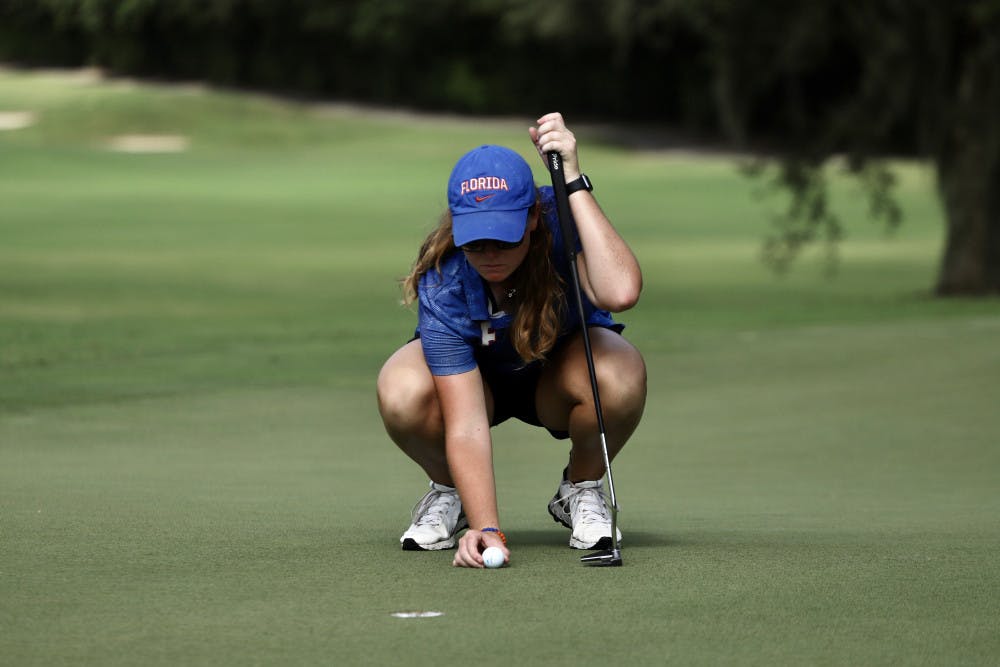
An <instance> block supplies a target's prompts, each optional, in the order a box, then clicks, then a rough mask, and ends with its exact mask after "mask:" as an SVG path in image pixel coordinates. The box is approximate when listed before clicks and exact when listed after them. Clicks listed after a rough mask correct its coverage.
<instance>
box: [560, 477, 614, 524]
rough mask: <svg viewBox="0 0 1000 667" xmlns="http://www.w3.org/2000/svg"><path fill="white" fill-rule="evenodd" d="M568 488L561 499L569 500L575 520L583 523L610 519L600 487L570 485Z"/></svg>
mask: <svg viewBox="0 0 1000 667" xmlns="http://www.w3.org/2000/svg"><path fill="white" fill-rule="evenodd" d="M570 489H571V490H570V492H569V493H567V494H566V495H565V496H563V497H562V498H561V500H564V501H569V505H570V514H571V515H573V517H574V519H575V520H576V521H579V522H581V523H583V524H585V525H586V524H594V523H601V524H605V523H608V522H610V521H611V517H610V516H609V515H608V506H607V502H606V501H605V496H604V489H603V488H602V487H600V486H594V487H583V488H580V487H577V486H571V487H570Z"/></svg>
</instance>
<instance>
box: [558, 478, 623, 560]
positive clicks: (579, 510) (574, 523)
mask: <svg viewBox="0 0 1000 667" xmlns="http://www.w3.org/2000/svg"><path fill="white" fill-rule="evenodd" d="M549 514H551V515H552V518H553V519H555V520H556V522H557V523H561V524H562V525H564V526H566V527H567V528H569V529H571V530H572V531H573V534H572V535H571V536H570V538H569V545H570V546H571V547H573V548H574V549H610V548H611V514H610V513H609V512H608V506H607V503H606V502H605V500H604V487H603V486H602V485H601V480H595V481H592V482H577V483H575V484H574V483H572V482H567V481H566V480H563V481H562V483H561V484H559V490H558V491H556V495H555V496H554V497H553V498H552V501H551V502H550V503H549ZM616 533H617V535H618V541H619V542H621V540H622V532H621V531H620V530H617V528H616Z"/></svg>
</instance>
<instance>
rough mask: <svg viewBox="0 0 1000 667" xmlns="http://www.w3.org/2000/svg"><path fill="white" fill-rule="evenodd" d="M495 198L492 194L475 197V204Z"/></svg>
mask: <svg viewBox="0 0 1000 667" xmlns="http://www.w3.org/2000/svg"><path fill="white" fill-rule="evenodd" d="M495 196H496V193H494V194H492V195H476V203H477V204H479V203H482V202H484V201H486V200H487V199H489V198H490V197H495Z"/></svg>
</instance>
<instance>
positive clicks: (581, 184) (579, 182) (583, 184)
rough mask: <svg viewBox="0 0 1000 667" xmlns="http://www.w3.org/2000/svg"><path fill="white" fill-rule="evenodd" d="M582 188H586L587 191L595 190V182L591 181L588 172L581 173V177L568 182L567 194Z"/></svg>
mask: <svg viewBox="0 0 1000 667" xmlns="http://www.w3.org/2000/svg"><path fill="white" fill-rule="evenodd" d="M580 190H586V191H587V192H593V191H594V184H593V183H591V182H590V179H589V178H587V175H586V174H580V178H578V179H576V180H575V181H570V182H569V183H567V184H566V195H567V196H568V195H571V194H573V193H574V192H579V191H580Z"/></svg>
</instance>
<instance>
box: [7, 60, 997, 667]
mask: <svg viewBox="0 0 1000 667" xmlns="http://www.w3.org/2000/svg"><path fill="white" fill-rule="evenodd" d="M2 110H32V111H35V112H36V113H37V114H38V118H39V122H38V124H37V125H35V126H34V127H32V128H28V129H24V130H17V131H9V132H0V655H2V656H3V660H2V661H0V662H3V663H4V664H11V665H52V664H94V665H115V664H205V665H208V664H211V665H223V664H233V665H245V664H400V663H409V664H415V665H421V664H440V663H441V662H442V661H450V660H455V659H459V660H461V659H469V660H473V661H474V662H475V663H477V664H484V665H494V664H496V665H499V664H517V663H522V664H527V665H535V664H545V665H570V664H579V663H580V662H581V661H586V662H590V661H607V662H609V663H612V664H636V665H662V664H671V663H674V664H748V665H750V664H754V665H776V664H783V665H784V664H787V665H800V664H819V665H856V664H866V665H876V664H885V665H888V664H908V665H909V664H928V665H943V664H948V665H952V664H955V665H988V664H995V663H996V660H997V656H998V655H1000V632H998V630H1000V628H998V625H997V618H1000V598H998V597H997V595H996V591H997V590H998V588H1000V566H998V565H997V559H996V553H997V550H998V547H1000V530H998V524H997V522H996V517H997V515H998V513H1000V495H998V493H997V488H1000V475H998V472H997V471H998V470H1000V452H998V450H997V448H996V439H997V433H1000V415H998V413H997V410H996V404H997V399H998V397H1000V396H998V394H1000V352H998V348H997V345H996V340H997V337H998V335H1000V310H998V308H997V303H996V301H976V300H938V299H933V298H931V297H930V295H929V288H930V286H931V285H932V284H933V281H934V272H935V268H936V264H937V261H938V253H939V250H940V244H941V236H942V228H941V213H940V210H939V208H938V205H937V203H936V200H935V198H934V190H933V175H932V174H931V173H930V172H929V171H928V169H927V168H926V167H924V166H923V165H918V164H900V165H898V169H897V172H898V174H899V176H900V182H901V187H900V201H901V204H902V205H903V207H904V210H905V214H906V221H905V223H904V226H903V228H902V229H901V230H899V232H898V233H897V234H896V235H895V236H894V237H893V238H891V239H885V238H883V234H882V233H881V231H880V230H879V229H878V228H877V227H876V226H874V225H872V224H871V223H869V222H867V221H866V220H865V219H864V217H863V213H864V208H863V202H860V201H859V200H858V193H857V189H856V186H854V185H853V184H851V183H850V182H848V181H838V182H837V185H836V188H837V189H836V196H837V203H838V206H839V208H840V210H841V212H842V215H843V217H844V219H845V220H847V221H848V239H847V241H846V242H845V243H844V244H843V246H842V248H841V251H840V269H839V274H838V276H837V277H836V278H834V279H828V278H827V277H826V276H825V271H824V264H823V261H822V257H821V252H819V251H818V250H813V251H810V252H809V253H807V254H806V255H805V256H804V257H802V258H801V261H800V262H799V263H797V264H796V265H795V267H794V268H793V270H792V272H791V273H790V274H789V275H786V276H783V277H776V276H774V275H773V274H771V273H769V271H768V270H767V269H766V268H765V267H764V266H763V265H762V264H761V263H760V261H759V258H758V255H759V250H760V240H761V238H762V237H763V236H764V234H765V233H766V232H767V220H768V212H769V210H770V209H771V208H776V207H778V206H779V205H780V202H777V201H763V202H762V201H760V200H758V199H756V198H755V197H754V196H753V192H754V190H755V185H754V184H753V183H752V182H748V181H746V180H745V179H743V178H742V177H741V176H740V175H739V174H738V172H737V169H736V166H735V164H734V163H733V162H732V161H730V160H727V159H724V158H721V157H698V158H692V157H683V156H678V155H674V154H670V153H657V152H652V151H650V152H634V151H627V150H623V149H621V148H618V147H616V146H613V145H600V144H597V143H596V138H595V139H593V140H589V139H588V132H587V131H586V128H582V129H581V130H580V131H578V135H579V136H580V138H581V143H582V145H583V149H582V157H583V160H584V167H585V169H586V170H587V172H588V173H589V174H591V176H592V177H593V178H594V181H595V183H596V184H597V193H598V194H599V195H600V201H601V203H602V205H603V206H604V207H605V209H606V210H607V211H608V212H609V214H610V215H611V216H612V218H613V219H614V220H615V221H616V223H617V225H618V227H619V228H620V229H621V230H622V232H623V233H624V235H625V236H626V238H628V239H629V241H630V242H632V244H633V245H634V247H635V250H636V252H637V254H638V255H639V257H640V260H641V262H642V265H643V269H644V273H645V280H646V286H645V290H644V294H643V298H642V301H641V302H640V304H639V306H638V307H637V308H636V309H635V310H634V311H632V312H630V313H628V314H626V315H625V316H623V318H622V319H624V320H625V321H626V322H627V324H628V329H627V330H626V334H627V335H628V336H629V337H630V339H631V340H633V341H634V342H635V343H636V344H637V345H638V346H639V347H640V349H642V350H643V352H644V354H645V356H646V360H647V363H648V365H649V370H650V396H649V404H648V409H647V414H646V417H645V419H644V421H643V424H642V425H641V426H640V428H639V431H638V432H637V433H636V435H635V437H634V439H633V441H632V442H631V443H630V444H629V446H628V447H627V448H626V450H625V451H624V453H623V454H622V456H621V457H620V458H619V459H617V461H616V465H615V473H616V482H617V483H618V486H619V487H620V488H619V489H618V491H619V496H620V501H621V504H622V506H623V511H622V515H621V518H622V522H623V530H624V532H625V542H624V545H623V546H624V557H625V560H626V565H625V567H623V568H621V569H608V570H602V569H585V568H583V567H582V566H581V565H579V564H578V563H577V556H578V555H579V554H577V553H575V552H572V551H570V550H569V549H567V548H566V546H565V542H566V539H567V535H566V532H565V530H564V529H562V528H560V527H558V526H556V525H555V524H554V523H552V521H551V519H550V518H549V517H548V515H547V513H546V512H545V509H544V508H545V503H546V501H547V500H548V497H549V496H550V494H551V493H552V491H553V490H554V485H555V482H556V480H557V477H558V471H559V470H560V469H561V467H562V465H563V463H564V458H565V446H564V445H562V444H559V443H556V442H555V441H552V440H550V439H548V438H547V437H546V436H544V435H543V434H542V433H540V432H538V431H537V430H534V429H530V428H528V427H525V426H523V425H519V424H505V425H503V426H501V427H499V428H498V429H496V431H495V440H496V466H497V471H498V484H499V494H500V502H501V510H502V516H503V521H504V529H505V531H506V532H507V534H508V536H509V538H510V540H511V545H512V547H513V562H512V566H511V567H509V568H507V569H504V570H500V571H489V572H483V571H477V572H473V571H463V570H456V569H453V568H451V567H449V563H450V558H451V554H450V553H428V554H413V553H404V552H402V551H400V550H399V549H398V545H397V540H398V537H399V534H400V532H401V531H402V530H403V529H404V528H405V526H406V523H407V522H408V510H409V507H410V506H411V504H412V503H413V502H414V501H415V500H416V499H417V498H418V497H419V495H420V494H421V493H422V492H423V487H424V485H425V483H426V482H425V480H424V479H423V477H422V475H421V474H420V472H419V470H417V469H416V468H415V467H414V466H413V465H412V464H411V463H409V462H408V461H407V460H406V459H405V458H404V457H403V456H402V455H401V454H399V453H398V452H397V451H396V450H395V448H394V447H393V446H392V445H391V443H389V441H388V439H387V438H386V437H385V435H384V433H383V432H382V428H381V424H380V421H379V419H378V415H377V413H376V410H375V406H374V400H373V398H374V396H373V393H374V386H373V385H374V377H375V374H376V373H377V371H378V368H379V366H380V365H381V362H382V361H383V359H384V358H385V357H386V356H387V355H388V354H389V353H390V352H391V351H392V350H393V349H394V348H395V346H397V345H398V344H400V343H401V342H402V341H403V340H405V338H406V337H407V335H408V332H409V330H410V328H411V327H412V326H413V323H414V319H415V318H414V315H413V313H412V312H410V311H408V310H406V309H404V308H401V307H399V306H398V305H397V300H398V296H399V295H398V291H397V289H396V286H395V283H394V281H395V279H396V278H397V277H399V276H400V275H402V274H403V273H405V271H406V270H407V268H408V266H409V263H410V261H411V260H412V258H413V253H414V252H415V249H416V245H417V243H419V241H420V239H421V238H422V236H423V235H424V234H425V233H426V231H427V230H428V229H430V227H431V226H432V225H433V224H434V221H435V219H436V217H437V215H438V213H439V212H440V210H441V208H442V207H443V205H444V199H445V198H444V187H443V182H444V178H445V177H446V174H447V173H448V170H449V169H450V166H451V163H452V162H453V160H454V159H455V157H457V155H460V154H461V153H462V152H464V151H465V150H466V149H468V148H469V147H471V146H473V145H475V144H477V143H480V142H487V141H493V142H501V143H505V144H508V145H511V146H513V147H515V148H517V149H518V150H520V151H521V152H522V153H523V154H524V155H525V156H530V152H529V151H528V150H527V149H528V148H530V147H528V146H527V139H526V134H525V132H524V128H526V127H527V125H528V124H529V123H530V120H531V119H525V120H524V121H523V122H521V121H507V120H502V121H501V120H497V121H476V122H469V121H466V120H462V119H447V120H440V119H430V118H421V117H410V116H405V115H393V114H384V113H371V112H367V113H364V112H352V111H350V110H344V109H329V108H319V107H310V106H305V105H296V104H290V103H283V102H279V101H275V100H270V99H267V98H261V97H253V96H240V95H236V94H232V93H226V94H222V93H217V92H210V91H205V90H200V89H197V88H191V87H188V88H177V87H149V86H140V85H137V84H134V83H127V82H85V81H79V80H73V79H72V78H70V77H67V76H66V75H61V74H32V75H26V74H22V73H16V72H10V71H7V72H3V71H0V111H2ZM123 132H141V133H150V132H166V133H178V134H184V135H186V136H189V137H190V138H191V150H190V151H188V152H185V153H181V154H174V155H126V154H118V153H113V152H111V151H108V150H106V149H105V143H106V140H107V138H108V137H109V136H111V135H113V134H117V133H123ZM594 136H595V137H596V136H597V135H594ZM534 166H535V167H536V175H537V176H538V179H539V180H540V181H542V180H543V179H544V173H543V172H542V167H541V164H540V163H534ZM400 610H436V611H441V612H443V613H444V615H443V616H441V617H439V618H430V619H410V620H401V619H396V618H393V617H392V616H391V615H390V614H391V613H392V612H394V611H400ZM466 656H468V657H467V658H466Z"/></svg>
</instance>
